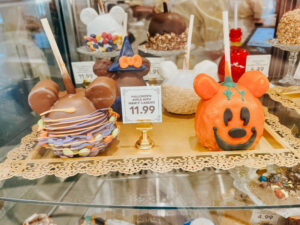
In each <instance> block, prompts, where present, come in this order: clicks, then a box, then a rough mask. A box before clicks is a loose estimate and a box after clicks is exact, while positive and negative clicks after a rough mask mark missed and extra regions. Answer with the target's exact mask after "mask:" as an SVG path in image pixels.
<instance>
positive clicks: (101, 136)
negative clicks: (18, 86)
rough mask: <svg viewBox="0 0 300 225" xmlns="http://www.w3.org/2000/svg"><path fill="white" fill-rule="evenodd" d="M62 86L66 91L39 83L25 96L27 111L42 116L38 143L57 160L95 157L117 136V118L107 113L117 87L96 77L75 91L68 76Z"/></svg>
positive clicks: (52, 83) (48, 83) (48, 82)
mask: <svg viewBox="0 0 300 225" xmlns="http://www.w3.org/2000/svg"><path fill="white" fill-rule="evenodd" d="M64 84H65V87H66V91H64V92H61V91H60V90H59V87H58V85H57V84H56V83H55V82H53V81H51V80H43V81H40V82H39V83H37V84H36V85H35V87H34V88H33V89H32V90H31V92H30V94H29V96H28V102H29V105H30V106H31V108H32V109H33V110H34V111H35V112H36V113H38V114H40V115H41V116H42V119H41V120H40V121H39V130H40V131H41V134H40V138H39V144H40V145H42V146H43V147H46V148H50V149H51V150H53V151H54V154H55V155H58V156H60V157H74V156H95V155H97V154H98V153H99V152H101V151H103V150H104V149H105V148H106V146H107V145H108V144H109V143H110V142H111V141H112V140H113V139H114V138H115V137H116V136H117V134H118V133H119V128H117V126H116V119H117V115H116V114H115V113H113V112H112V111H111V110H109V107H110V106H111V105H112V104H113V102H114V101H115V98H116V96H117V85H116V83H115V81H114V80H113V79H111V78H108V77H98V78H97V79H95V80H94V81H93V82H92V83H91V84H90V85H89V86H88V87H87V89H83V88H76V89H75V88H74V86H73V84H72V81H71V79H70V77H68V76H64ZM67 87H68V88H67Z"/></svg>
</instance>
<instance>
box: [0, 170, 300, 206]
mask: <svg viewBox="0 0 300 225" xmlns="http://www.w3.org/2000/svg"><path fill="white" fill-rule="evenodd" d="M0 193H1V197H0V200H3V201H9V202H15V203H26V204H38V205H48V206H76V207H90V208H109V209H144V210H150V209H155V210H161V209H165V210H181V209H185V210H234V209H235V210H236V209H277V208H300V203H299V204H292V205H287V204H271V205H259V206H258V205H254V203H253V202H252V201H251V200H250V199H249V198H247V196H246V195H244V194H243V193H241V192H240V191H239V190H237V189H236V188H235V187H234V185H233V178H232V177H231V176H230V174H229V172H228V171H221V170H214V169H205V170H203V171H199V172H196V173H187V172H182V171H173V172H170V173H165V174H158V173H151V172H147V171H143V172H140V173H139V174H136V175H124V174H116V173H111V174H110V175H107V176H103V177H94V176H89V175H76V176H74V177H70V178H67V179H60V178H56V177H54V176H48V177H45V178H40V179H36V180H32V181H29V180H24V179H19V178H12V179H9V180H6V181H4V182H1V191H0ZM179 193H180V195H178V194H179Z"/></svg>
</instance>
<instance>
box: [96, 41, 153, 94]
mask: <svg viewBox="0 0 300 225" xmlns="http://www.w3.org/2000/svg"><path fill="white" fill-rule="evenodd" d="M135 57H136V58H138V59H137V60H141V63H140V64H141V65H139V66H138V67H135V66H133V65H131V63H132V62H133V61H134V60H135ZM124 60H125V61H126V62H125V64H126V65H125V66H123V64H122V63H124V62H123V61H124ZM132 60H133V61H132ZM120 61H121V62H120ZM127 61H128V62H129V63H127ZM121 64H122V65H121ZM122 67H123V68H122ZM93 70H94V73H95V74H96V75H97V76H100V77H102V76H109V77H111V78H113V79H114V80H115V81H116V83H117V87H118V92H117V93H118V94H117V96H120V87H128V86H145V85H146V83H145V81H144V79H143V76H145V75H146V74H148V72H149V70H150V61H149V60H148V59H146V58H143V57H140V56H139V55H134V52H133V50H132V48H131V45H130V43H129V40H128V37H125V38H124V42H123V46H122V49H121V52H120V56H119V58H118V60H117V61H116V62H115V63H112V62H111V61H109V60H107V59H100V60H97V61H96V62H95V64H94V67H93Z"/></svg>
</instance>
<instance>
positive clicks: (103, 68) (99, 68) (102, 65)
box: [93, 59, 114, 77]
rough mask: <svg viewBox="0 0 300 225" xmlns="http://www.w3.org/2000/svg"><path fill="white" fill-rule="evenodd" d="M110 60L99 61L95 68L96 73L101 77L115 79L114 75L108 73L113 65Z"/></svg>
mask: <svg viewBox="0 0 300 225" xmlns="http://www.w3.org/2000/svg"><path fill="white" fill-rule="evenodd" d="M112 64H113V63H112V61H110V60H109V59H97V60H96V63H95V64H94V66H93V71H94V73H95V74H96V75H97V76H98V77H99V76H106V77H113V75H114V74H113V73H110V72H108V68H109V67H110V66H111V65H112Z"/></svg>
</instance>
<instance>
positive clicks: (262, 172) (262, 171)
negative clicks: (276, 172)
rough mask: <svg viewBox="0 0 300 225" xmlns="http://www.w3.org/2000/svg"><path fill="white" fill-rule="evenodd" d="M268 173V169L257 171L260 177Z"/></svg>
mask: <svg viewBox="0 0 300 225" xmlns="http://www.w3.org/2000/svg"><path fill="white" fill-rule="evenodd" d="M266 172H267V169H260V170H256V174H258V175H260V176H261V175H263V174H264V173H266Z"/></svg>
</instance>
